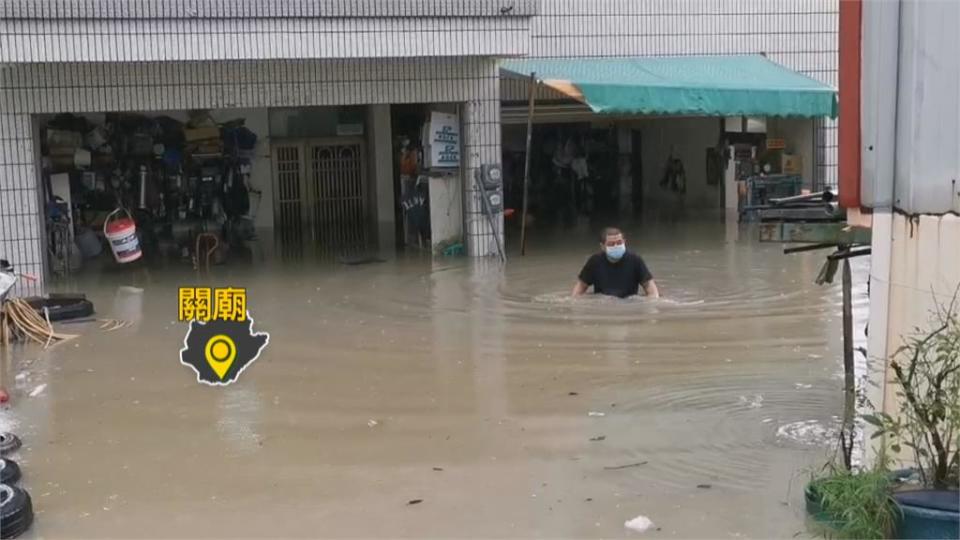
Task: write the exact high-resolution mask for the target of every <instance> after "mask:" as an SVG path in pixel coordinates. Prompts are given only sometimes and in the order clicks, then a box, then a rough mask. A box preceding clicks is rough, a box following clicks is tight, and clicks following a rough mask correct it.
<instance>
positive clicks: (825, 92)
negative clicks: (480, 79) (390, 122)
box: [501, 55, 836, 229]
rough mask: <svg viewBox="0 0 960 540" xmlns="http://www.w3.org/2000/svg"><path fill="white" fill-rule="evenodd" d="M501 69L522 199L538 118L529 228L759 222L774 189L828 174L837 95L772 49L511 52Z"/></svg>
mask: <svg viewBox="0 0 960 540" xmlns="http://www.w3.org/2000/svg"><path fill="white" fill-rule="evenodd" d="M501 74H502V75H503V77H502V78H501V81H502V85H501V94H502V97H503V99H504V105H503V108H502V110H501V121H502V123H503V152H504V158H503V159H504V171H505V182H506V186H507V193H506V197H507V206H508V207H512V208H515V209H518V210H519V209H521V208H522V204H523V203H522V199H523V184H524V180H525V178H524V177H525V165H526V159H527V155H526V149H527V131H528V130H527V125H528V122H529V123H530V125H531V126H532V128H531V130H530V132H531V144H530V149H531V152H530V156H529V158H530V159H529V162H530V173H529V182H528V189H529V193H528V215H527V217H526V223H527V225H534V224H538V223H539V224H541V225H546V226H548V227H549V226H552V225H556V224H562V225H565V226H571V225H574V224H576V223H577V222H581V221H586V220H587V219H589V222H590V223H591V224H592V225H593V226H594V227H599V226H605V225H612V224H618V223H620V222H621V221H622V220H625V219H633V218H639V219H643V220H647V219H657V220H667V221H670V220H676V219H684V218H686V217H693V216H696V215H702V214H708V213H718V212H720V211H726V212H727V213H728V214H733V215H736V216H738V217H739V219H740V220H751V219H753V218H754V215H755V214H754V213H753V212H752V209H753V208H754V207H756V206H758V205H763V204H765V203H766V202H767V201H768V200H769V199H770V198H773V197H786V196H791V195H799V194H802V193H803V192H804V191H808V192H809V191H812V190H817V189H819V188H821V186H822V185H823V178H820V177H819V176H818V174H817V173H818V172H819V171H820V170H821V169H820V168H819V167H818V166H817V159H818V157H819V152H818V151H817V144H818V143H817V141H816V137H815V133H816V132H817V119H818V118H821V117H823V116H835V115H836V92H835V90H833V89H831V88H829V87H826V86H824V85H822V84H821V83H819V82H817V81H814V80H813V79H810V78H808V77H805V76H803V75H801V74H798V73H795V72H792V71H790V70H788V69H786V68H784V67H783V66H779V65H777V64H775V63H773V62H771V61H769V60H767V59H766V58H764V57H763V56H759V55H758V56H729V57H724V56H716V57H663V58H587V59H584V58H580V59H564V58H557V59H549V60H512V61H509V62H506V63H505V64H504V65H503V66H502V69H501ZM531 107H532V109H531ZM514 215H515V216H516V215H518V213H517V212H515V213H514ZM521 220H522V218H521V219H516V220H514V225H515V227H514V228H515V229H516V228H518V227H516V226H517V225H519V224H520V221H521Z"/></svg>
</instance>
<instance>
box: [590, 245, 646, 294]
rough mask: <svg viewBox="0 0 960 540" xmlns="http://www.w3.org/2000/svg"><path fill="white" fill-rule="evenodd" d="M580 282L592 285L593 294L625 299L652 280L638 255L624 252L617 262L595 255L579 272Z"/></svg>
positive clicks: (605, 256) (599, 254) (603, 254)
mask: <svg viewBox="0 0 960 540" xmlns="http://www.w3.org/2000/svg"><path fill="white" fill-rule="evenodd" d="M579 277H580V281H582V282H584V283H586V284H587V285H593V292H595V293H598V294H606V295H609V296H617V297H619V298H626V297H628V296H633V295H635V294H637V293H639V292H640V285H643V284H644V283H646V282H648V281H650V280H651V279H653V275H652V274H650V270H649V269H648V268H647V265H646V263H644V262H643V259H641V258H640V256H639V255H636V254H634V253H631V252H629V251H628V252H626V253H625V254H624V255H623V258H621V259H620V260H619V261H617V262H610V259H608V258H607V255H606V254H605V253H595V254H594V255H592V256H591V257H590V258H589V259H587V264H585V265H583V270H581V271H580V276H579Z"/></svg>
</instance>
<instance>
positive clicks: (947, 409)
mask: <svg viewBox="0 0 960 540" xmlns="http://www.w3.org/2000/svg"><path fill="white" fill-rule="evenodd" d="M955 298H956V297H955ZM956 305H957V302H956V301H954V302H952V303H951V304H950V305H949V307H947V308H942V307H938V309H937V312H936V317H935V320H934V322H935V324H934V325H933V329H932V330H930V331H926V332H921V331H917V333H916V334H915V335H913V336H911V337H909V338H907V340H906V343H905V345H904V346H903V347H901V348H900V349H899V350H898V351H897V352H896V353H895V354H894V356H893V359H892V361H891V363H890V370H891V372H892V375H893V379H892V381H891V384H893V385H894V386H895V388H896V396H897V402H896V403H897V409H896V413H895V414H887V413H884V412H880V413H875V414H868V415H864V416H863V420H864V421H865V422H867V423H869V424H872V425H874V426H875V427H876V428H877V429H876V431H875V433H874V434H873V437H874V438H877V437H886V439H885V443H886V444H885V445H883V446H882V450H881V452H880V454H879V456H878V459H877V464H876V465H875V466H874V468H873V469H872V470H859V471H858V470H855V468H854V467H852V466H851V461H852V460H851V454H852V446H853V445H852V441H853V438H854V430H855V425H854V423H853V421H852V418H853V415H852V414H851V413H850V410H851V409H852V408H853V405H852V401H853V395H854V391H853V389H852V386H853V385H852V383H850V382H849V381H848V385H847V395H848V403H847V414H846V415H845V417H846V420H845V422H844V425H843V428H842V429H841V431H840V434H839V439H840V444H839V445H838V446H839V447H840V448H841V449H842V450H843V463H842V465H838V464H835V463H833V464H830V465H828V466H827V467H825V468H824V469H823V471H822V472H821V474H819V475H816V476H815V477H814V478H813V479H812V480H811V482H810V483H809V484H808V485H807V488H806V492H805V495H806V501H807V510H808V512H809V513H810V514H811V515H812V516H813V517H814V518H816V520H817V521H819V522H821V523H822V524H825V525H826V527H827V531H824V532H825V533H826V534H827V535H830V536H839V537H844V538H953V539H956V538H960V513H958V503H960V491H958V477H960V315H958V312H957V310H956ZM861 406H863V403H861ZM888 450H889V452H888ZM904 458H906V459H905V461H907V462H908V467H909V468H907V469H900V470H898V471H895V472H890V465H891V464H893V463H894V462H895V461H903V460H904Z"/></svg>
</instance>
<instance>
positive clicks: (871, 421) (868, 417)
mask: <svg viewBox="0 0 960 540" xmlns="http://www.w3.org/2000/svg"><path fill="white" fill-rule="evenodd" d="M863 421H864V422H866V423H868V424H872V425H874V426H877V427H883V420H880V419H879V418H877V417H876V416H875V415H872V414H865V415H863Z"/></svg>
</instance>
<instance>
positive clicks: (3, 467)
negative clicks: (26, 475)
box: [0, 458, 20, 485]
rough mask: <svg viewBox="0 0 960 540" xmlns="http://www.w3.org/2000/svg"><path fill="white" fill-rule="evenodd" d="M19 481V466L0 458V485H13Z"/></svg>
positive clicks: (14, 462)
mask: <svg viewBox="0 0 960 540" xmlns="http://www.w3.org/2000/svg"><path fill="white" fill-rule="evenodd" d="M17 480H20V466H19V465H17V462H16V461H13V460H12V459H6V458H0V484H8V485H13V484H16V483H17Z"/></svg>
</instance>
